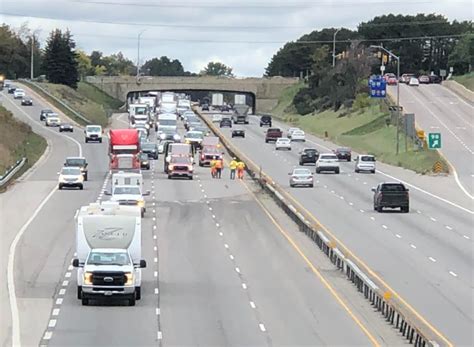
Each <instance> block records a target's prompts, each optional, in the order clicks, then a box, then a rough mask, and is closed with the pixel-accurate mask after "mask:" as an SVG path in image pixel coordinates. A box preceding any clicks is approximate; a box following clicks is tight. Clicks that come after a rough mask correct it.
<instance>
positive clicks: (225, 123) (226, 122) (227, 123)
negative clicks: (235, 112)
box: [219, 118, 232, 128]
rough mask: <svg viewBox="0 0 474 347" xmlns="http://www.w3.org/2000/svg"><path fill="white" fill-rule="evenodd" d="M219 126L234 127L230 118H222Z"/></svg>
mask: <svg viewBox="0 0 474 347" xmlns="http://www.w3.org/2000/svg"><path fill="white" fill-rule="evenodd" d="M219 127H221V128H223V127H229V128H232V121H231V120H230V118H222V120H221V122H220V123H219Z"/></svg>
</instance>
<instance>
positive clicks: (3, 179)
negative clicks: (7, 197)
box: [0, 157, 27, 188]
mask: <svg viewBox="0 0 474 347" xmlns="http://www.w3.org/2000/svg"><path fill="white" fill-rule="evenodd" d="M26 162H27V159H26V158H24V157H23V158H21V159H20V160H18V161H17V162H16V163H15V164H14V165H12V166H11V167H10V168H9V169H8V170H7V171H5V173H4V174H3V176H0V188H3V186H4V185H5V184H7V183H8V182H9V181H10V180H11V179H12V177H13V176H15V174H16V173H17V172H18V171H20V169H21V168H22V167H23V165H25V164H26Z"/></svg>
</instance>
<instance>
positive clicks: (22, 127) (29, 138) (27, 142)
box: [0, 106, 47, 176]
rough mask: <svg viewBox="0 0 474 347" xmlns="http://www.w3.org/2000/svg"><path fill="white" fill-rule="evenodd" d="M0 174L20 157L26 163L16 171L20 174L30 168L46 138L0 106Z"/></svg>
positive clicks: (39, 153)
mask: <svg viewBox="0 0 474 347" xmlns="http://www.w3.org/2000/svg"><path fill="white" fill-rule="evenodd" d="M0 123H1V124H2V126H1V127H0V175H3V174H4V173H5V171H6V170H7V168H9V167H11V166H12V165H13V164H15V163H16V161H18V160H20V159H21V158H22V157H26V158H27V163H26V164H25V165H24V166H23V168H22V169H21V170H20V171H19V172H18V173H17V175H16V176H19V175H21V174H22V173H23V172H25V171H26V170H27V169H28V168H30V167H31V166H32V165H33V164H34V163H35V162H36V161H37V160H38V159H39V158H40V157H41V155H42V154H43V152H44V151H45V149H46V146H47V143H46V140H45V139H44V138H43V137H42V136H40V135H38V134H36V133H34V132H33V130H32V129H31V127H30V126H29V125H28V124H26V123H23V122H21V121H19V120H17V119H15V118H14V117H13V115H12V113H11V112H10V111H8V110H7V109H5V108H4V107H2V106H0Z"/></svg>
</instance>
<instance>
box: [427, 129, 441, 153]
mask: <svg viewBox="0 0 474 347" xmlns="http://www.w3.org/2000/svg"><path fill="white" fill-rule="evenodd" d="M428 148H429V149H439V148H441V133H428Z"/></svg>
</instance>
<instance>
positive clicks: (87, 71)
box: [76, 50, 96, 80]
mask: <svg viewBox="0 0 474 347" xmlns="http://www.w3.org/2000/svg"><path fill="white" fill-rule="evenodd" d="M76 59H77V70H78V73H79V77H80V78H81V80H83V79H84V78H85V77H86V76H92V75H95V74H96V69H95V67H94V66H92V63H91V59H90V57H89V56H88V55H87V54H86V53H85V52H84V51H81V50H78V51H77V56H76Z"/></svg>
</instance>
